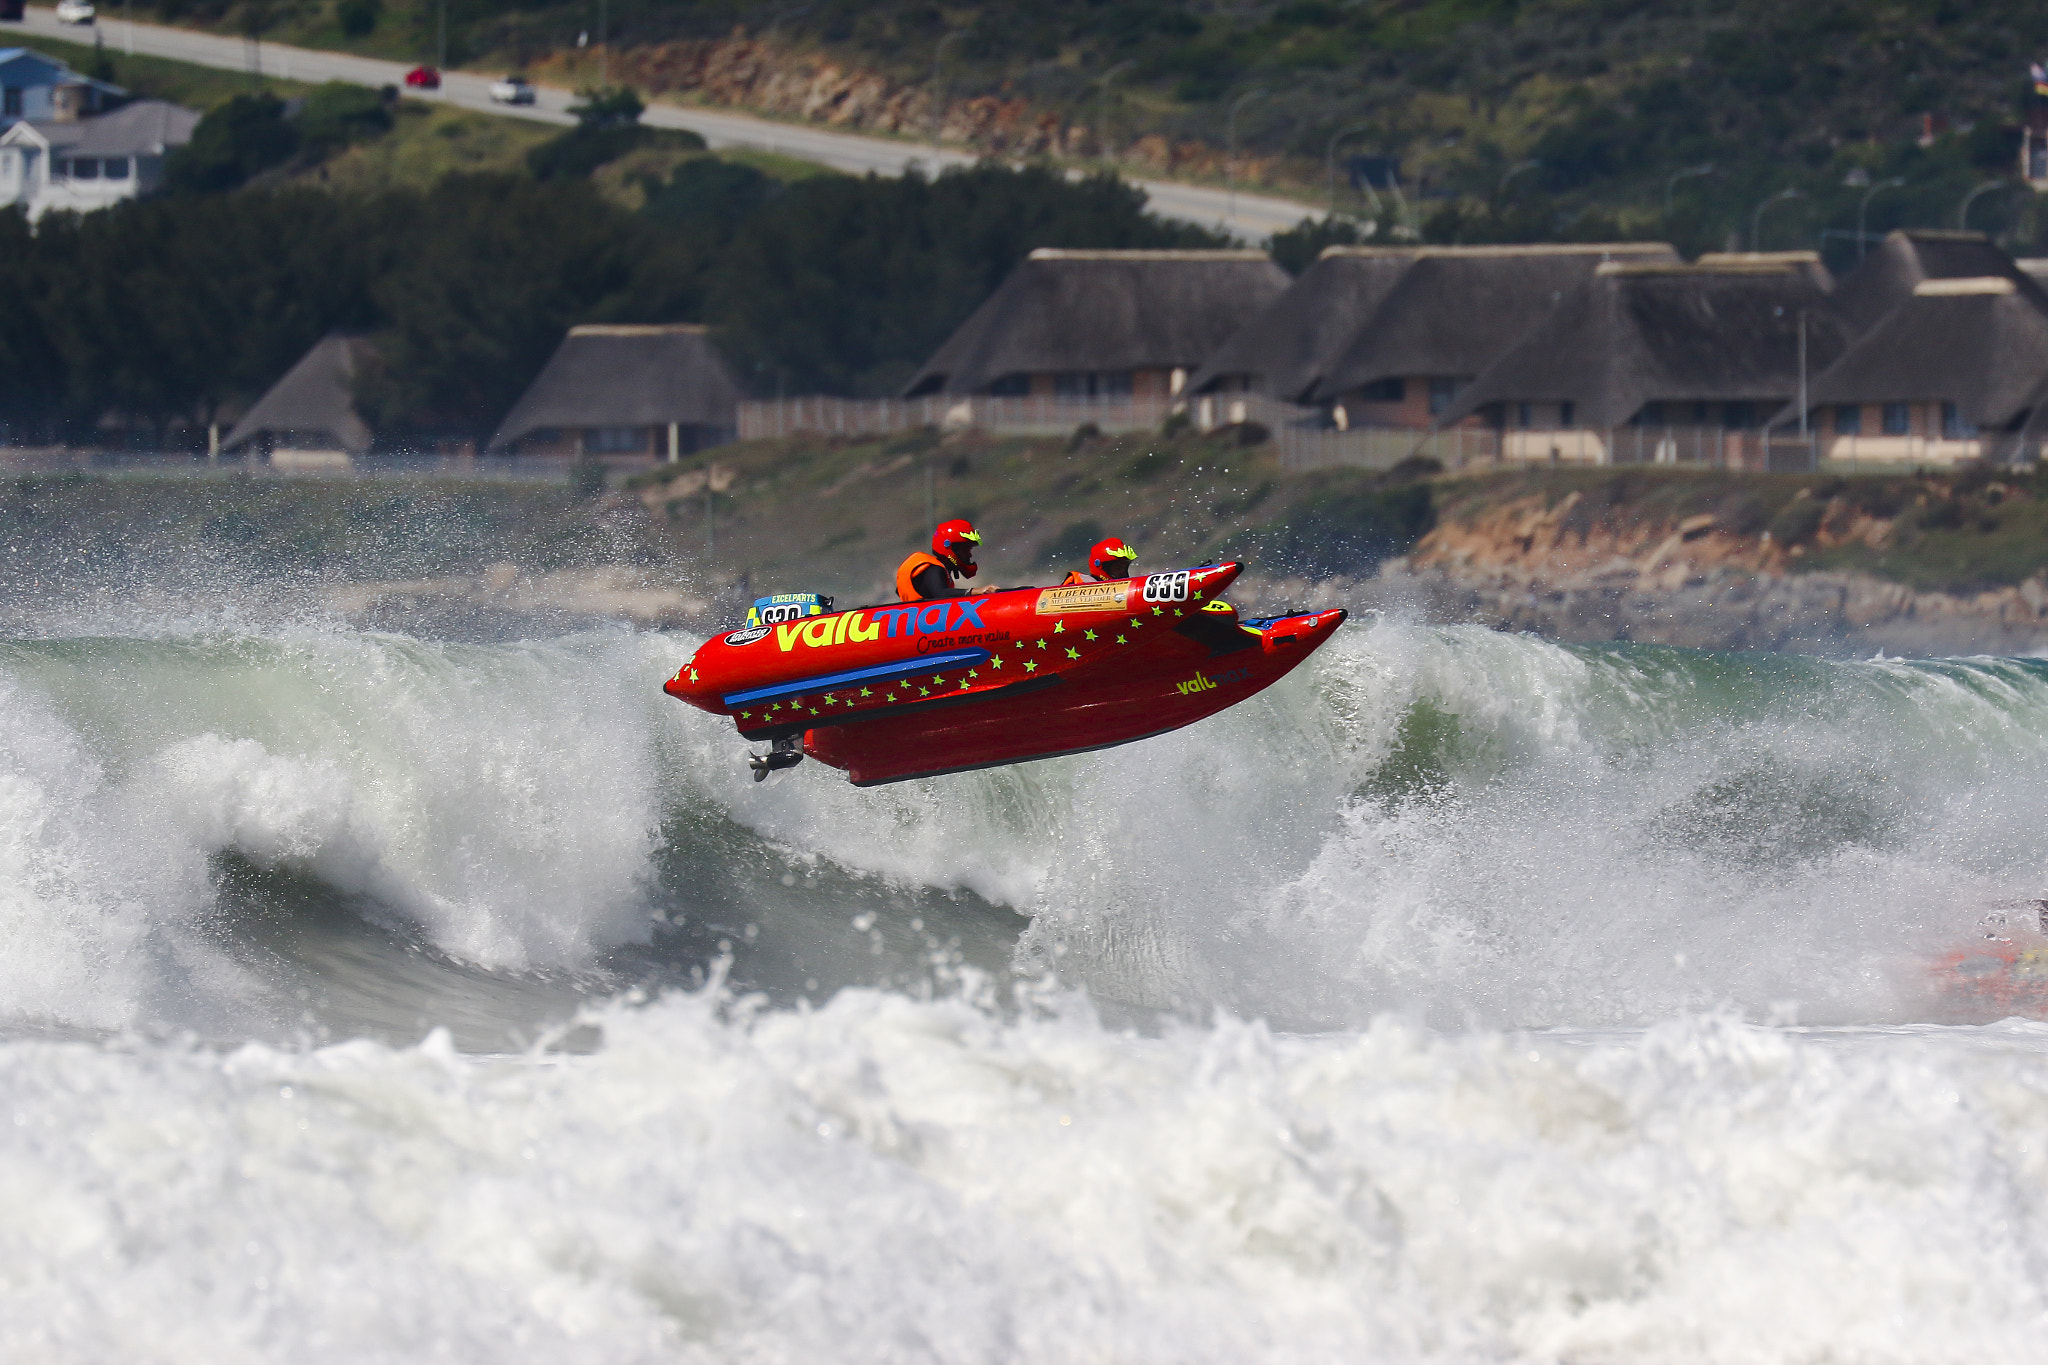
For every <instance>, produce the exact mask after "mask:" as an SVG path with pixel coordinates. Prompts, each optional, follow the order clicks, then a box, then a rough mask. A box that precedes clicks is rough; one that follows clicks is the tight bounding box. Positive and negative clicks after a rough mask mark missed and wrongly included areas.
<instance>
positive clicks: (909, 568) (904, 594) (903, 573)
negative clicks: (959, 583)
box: [896, 550, 953, 602]
mask: <svg viewBox="0 0 2048 1365" xmlns="http://www.w3.org/2000/svg"><path fill="white" fill-rule="evenodd" d="M934 564H936V565H938V566H939V567H940V568H941V569H944V570H945V571H946V580H947V581H948V582H951V581H952V578H953V566H952V565H950V564H948V563H946V561H945V560H943V559H940V558H939V557H938V556H937V555H935V554H933V553H932V552H931V551H929V550H919V551H917V552H916V553H914V554H912V555H911V556H910V558H908V559H906V560H904V561H903V563H902V564H901V565H899V566H898V567H897V569H896V600H897V601H899V602H922V601H924V598H923V597H922V596H920V595H919V594H918V591H917V589H916V588H915V587H913V586H911V582H910V580H911V579H913V578H915V577H917V575H918V571H919V570H920V569H927V568H930V567H931V566H932V565H934Z"/></svg>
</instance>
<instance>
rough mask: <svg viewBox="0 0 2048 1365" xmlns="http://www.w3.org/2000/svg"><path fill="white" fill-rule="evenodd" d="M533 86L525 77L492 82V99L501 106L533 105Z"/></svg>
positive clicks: (508, 77)
mask: <svg viewBox="0 0 2048 1365" xmlns="http://www.w3.org/2000/svg"><path fill="white" fill-rule="evenodd" d="M533 93H534V92H533V84H532V82H530V81H528V80H527V79H526V77H524V76H507V77H506V78H505V79H504V80H502V81H492V82H491V98H492V99H493V100H494V101H496V102H497V103H499V104H532V103H533Z"/></svg>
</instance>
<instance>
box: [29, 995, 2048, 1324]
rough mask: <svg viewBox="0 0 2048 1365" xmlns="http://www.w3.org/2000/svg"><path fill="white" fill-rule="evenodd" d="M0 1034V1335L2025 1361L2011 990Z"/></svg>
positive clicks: (2028, 1285) (2043, 1311)
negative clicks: (1453, 1017)
mask: <svg viewBox="0 0 2048 1365" xmlns="http://www.w3.org/2000/svg"><path fill="white" fill-rule="evenodd" d="M1048 1003H1049V1004H1051V1005H1052V1006H1053V1007H1054V1013H1052V1014H1050V1015H1047V1016H1044V1017H1029V1018H1026V1019H1024V1020H1020V1021H1018V1022H1014V1023H1009V1024H1005V1023H1002V1022H999V1021H997V1020H996V1019H994V1018H993V1017H992V1016H991V1015H989V1014H988V1013H986V1012H984V1011H982V1010H980V1009H977V1008H975V1007H974V1006H972V1005H970V1004H968V1003H965V1002H961V1001H951V1002H937V1003H929V1002H927V1003H920V1002H916V1001H911V1000H908V999H905V998H903V997H901V996H894V995H888V994H880V993H874V992H864V991H853V992H846V993H843V994H842V995H841V996H839V997H838V998H837V999H836V1000H834V1001H833V1002H832V1003H831V1004H830V1005H828V1006H826V1007H824V1008H822V1009H819V1010H816V1011H810V1010H803V1011H771V1012H764V1013H757V1014H752V1015H751V1016H749V1015H747V1014H744V1013H743V1014H742V1016H741V1017H740V1018H739V1019H737V1020H727V1019H724V1018H722V1017H721V1014H720V1011H719V1009H718V1008H717V1004H718V1002H717V1000H716V998H715V997H714V996H713V995H711V994H709V993H706V994H700V995H696V996H687V997H686V996H674V997H670V998H668V999H665V1000H663V1001H660V1002H658V1003H655V1004H652V1005H649V1006H646V1007H642V1008H630V1007H625V1006H615V1007H612V1008H610V1009H609V1010H606V1011H604V1012H602V1013H601V1014H599V1015H598V1016H596V1022H597V1023H598V1024H599V1026H600V1027H601V1028H602V1030H603V1033H604V1042H603V1045H602V1047H601V1048H600V1049H599V1050H598V1051H597V1052H595V1053H594V1054H592V1055H588V1056H553V1055H538V1054H537V1055H529V1056H526V1057H514V1058H498V1059H472V1058H465V1057H462V1056H460V1055H458V1054H455V1053H454V1052H452V1051H451V1050H450V1049H449V1048H448V1047H447V1045H446V1042H445V1039H430V1040H429V1041H428V1043H427V1044H425V1045H423V1046H421V1047H418V1048H413V1049H404V1050H396V1051H394V1050H390V1049H387V1048H385V1047H382V1046H378V1045H374V1044H369V1043H354V1044H348V1045H344V1046H338V1047H332V1048H328V1049H324V1050H321V1051H317V1052H311V1053H288V1052H277V1051H273V1050H270V1049H267V1048H263V1047H258V1046H249V1047H245V1048H242V1049H241V1050H239V1051H236V1052H233V1053H230V1054H226V1055H220V1054H215V1053H210V1052H205V1051H193V1050H184V1049H176V1048H161V1047H159V1048H144V1049H134V1048H129V1047H120V1046H98V1045H91V1044H64V1043H47V1042H16V1043H13V1044H8V1045H5V1046H0V1091H4V1093H5V1094H6V1096H7V1100H6V1104H5V1107H4V1108H0V1201H4V1207H5V1208H6V1209H7V1210H8V1216H7V1217H6V1218H5V1219H4V1220H0V1267H4V1268H5V1272H6V1273H5V1274H4V1275H0V1356H4V1357H5V1358H7V1359H10V1360H40V1359H51V1358H62V1359H67V1360H108V1361H113V1360H138V1359H147V1360H153V1361H165V1362H176V1361H194V1362H199V1361H204V1362H208V1365H217V1363H219V1362H236V1361H252V1362H253V1361H275V1360H292V1361H308V1362H318V1361H330V1360H332V1361H360V1360H400V1359H404V1360H420V1359H458V1360H514V1359H516V1360H521V1361H534V1362H539V1361H556V1360H559V1361H591V1360H605V1361H617V1362H631V1361H705V1362H712V1361H718V1362H727V1361H763V1362H766V1361H790V1362H799V1361H815V1360H833V1361H849V1362H852V1361H918V1360H938V1361H989V1360H1031V1361H1099V1360H1114V1361H1119V1362H1133V1363H1135V1362H1147V1361H1157V1362H1162V1365H1163V1363H1165V1362H1173V1365H1184V1363H1186V1362H1201V1361H1218V1362H1232V1363H1233V1365H1236V1363H1237V1362H1248V1361H1309V1360H1373V1361H1393V1362H1399V1361H1474V1360H1489V1361H1531V1362H1539V1361H1540V1362H1549V1361H1557V1360H1616V1361H1619V1360H1626V1361H1631V1362H1645V1363H1649V1362H1688V1363H1689V1365H1690V1363H1701V1365H1705V1363H1709V1362H1728V1365H1772V1363H1773V1362H1786V1363H1787V1365H1791V1363H1792V1362H1813V1361H1855V1362H1860V1363H1862V1365H1883V1363H1884V1362H1902V1363H1904V1362H1910V1363H1911V1365H1928V1363H1929V1362H1943V1361H1956V1362H1970V1363H1971V1365H1981V1363H1982V1362H2007V1361H2009V1362H2023V1361H2031V1360H2035V1359H2038V1358H2039V1356H2040V1343H2041V1340H2042V1332H2043V1330H2044V1328H2048V1300H2044V1291H2043V1288H2042V1286H2043V1284H2044V1282H2048V1281H2044V1275H2043V1272H2044V1270H2048V1143H2044V1139H2043V1136H2042V1135H2043V1133H2048V1087H2044V1086H2043V1085H2042V1084H2041V1082H2042V1079H2043V1077H2044V1074H2048V1068H2044V1050H2048V1031H2044V1030H2042V1029H2041V1028H2039V1027H2035V1026H2019V1025H2014V1026H2008V1027H2006V1028H2003V1029H1995V1030H1964V1031H1943V1030H1926V1031H1922V1032H1920V1033H1917V1034H1915V1033H1891V1034H1885V1033H1868V1032H1865V1033H1853V1032H1852V1033H1848V1034H1839V1035H1833V1036H1811V1035H1801V1034H1797V1033H1788V1032H1785V1031H1782V1030H1773V1029H1766V1028H1760V1027H1756V1026H1752V1025H1745V1024H1741V1023H1737V1022H1734V1021H1731V1020H1728V1019H1725V1018H1711V1017H1695V1018H1688V1019H1679V1020H1674V1021H1671V1022H1667V1023H1664V1024H1661V1025H1659V1026H1657V1027H1655V1028H1653V1029H1651V1030H1649V1031H1648V1032H1647V1033H1644V1034H1640V1035H1635V1036H1608V1037H1600V1036H1592V1035H1524V1036H1517V1035H1509V1034H1490V1033H1481V1034H1469V1035H1442V1034H1434V1033H1431V1032H1428V1031H1425V1030H1421V1029H1419V1028H1416V1027H1413V1026H1408V1025H1401V1024H1396V1023H1392V1022H1388V1021H1382V1022H1380V1023H1378V1024H1375V1025H1373V1026H1372V1027H1370V1028H1368V1029H1366V1030H1364V1031H1362V1032H1358V1033H1355V1034H1348V1035H1335V1036H1325V1037H1310V1038H1304V1037H1288V1036H1284V1035H1281V1036H1276V1035H1274V1034H1272V1033H1270V1032H1269V1031H1268V1030H1267V1029H1266V1028H1264V1027H1263V1026H1261V1025H1258V1024H1246V1023H1239V1022H1234V1021H1229V1020H1224V1021H1219V1022H1218V1023H1216V1024H1215V1025H1214V1026H1211V1027H1206V1028H1196V1027H1182V1028H1175V1029H1170V1030H1169V1031H1168V1032H1167V1033H1166V1034H1165V1035H1164V1036H1162V1037H1158V1038H1154V1039H1140V1038H1135V1037H1131V1036H1127V1035H1119V1034H1117V1033H1114V1032H1110V1031H1107V1030H1105V1029H1103V1028H1102V1027H1101V1026H1100V1025H1098V1024H1097V1023H1096V1022H1095V1021H1094V1020H1093V1019H1092V1018H1091V1017H1089V1015H1088V1013H1087V1011H1086V1009H1085V1007H1084V1006H1082V1005H1081V1004H1080V1003H1079V1002H1077V1001H1075V1000H1073V999H1072V998H1071V997H1069V998H1067V999H1065V1000H1059V999H1054V1000H1052V1001H1049V1002H1048Z"/></svg>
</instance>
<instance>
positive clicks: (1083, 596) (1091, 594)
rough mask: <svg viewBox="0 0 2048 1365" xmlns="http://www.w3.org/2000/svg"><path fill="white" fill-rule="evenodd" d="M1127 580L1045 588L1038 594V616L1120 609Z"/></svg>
mask: <svg viewBox="0 0 2048 1365" xmlns="http://www.w3.org/2000/svg"><path fill="white" fill-rule="evenodd" d="M1129 587H1130V584H1129V583H1128V582H1118V583H1076V584H1075V585H1074V586H1072V587H1071V588H1047V589H1046V590H1045V591H1044V592H1041V593H1039V594H1038V614H1039V615H1040V616H1064V615H1066V614H1067V613H1069V612H1081V611H1122V610H1123V609H1124V591H1125V590H1126V589H1127V588H1129Z"/></svg>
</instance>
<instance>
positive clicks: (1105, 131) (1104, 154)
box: [1095, 60, 1137, 161]
mask: <svg viewBox="0 0 2048 1365" xmlns="http://www.w3.org/2000/svg"><path fill="white" fill-rule="evenodd" d="M1136 65H1137V62H1136V61H1135V60H1133V61H1128V62H1118V63H1117V64H1116V65H1115V66H1112V67H1111V68H1110V69H1109V70H1107V71H1105V72H1103V73H1102V74H1101V75H1100V76H1097V77H1096V78H1095V83H1096V85H1098V86H1100V87H1101V89H1102V107H1101V108H1100V109H1099V110H1098V111H1097V112H1098V113H1100V114H1101V115H1102V117H1101V119H1099V120H1098V122H1100V123H1101V125H1102V126H1101V127H1100V128H1098V129H1097V130H1096V132H1095V146H1096V149H1097V150H1098V151H1099V152H1100V153H1101V158H1102V160H1104V161H1109V160H1112V159H1113V157H1114V155H1115V154H1114V153H1113V152H1112V151H1111V150H1110V146H1111V144H1110V141H1109V83H1110V82H1111V81H1113V80H1115V79H1116V78H1117V77H1118V76H1120V75H1122V74H1123V73H1124V72H1126V71H1128V70H1130V69H1131V68H1132V67H1133V66H1136Z"/></svg>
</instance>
